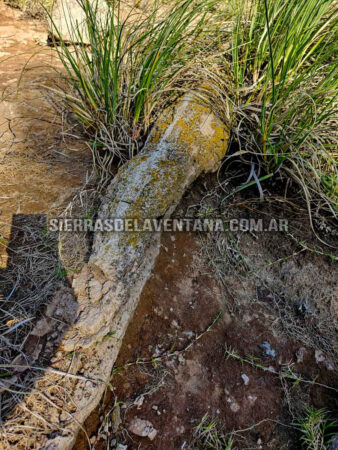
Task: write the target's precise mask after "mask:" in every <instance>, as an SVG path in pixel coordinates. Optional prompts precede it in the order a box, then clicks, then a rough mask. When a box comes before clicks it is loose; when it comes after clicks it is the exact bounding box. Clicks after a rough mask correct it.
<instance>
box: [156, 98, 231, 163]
mask: <svg viewBox="0 0 338 450" xmlns="http://www.w3.org/2000/svg"><path fill="white" fill-rule="evenodd" d="M168 116H169V113H167V114H166V116H164V117H163V118H162V119H160V120H159V121H158V123H157V125H156V127H155V128H154V130H153V133H152V135H151V138H150V140H151V142H159V141H160V140H161V139H165V141H166V142H169V143H170V142H172V143H173V144H175V145H177V147H178V148H179V150H180V151H181V152H184V153H186V154H187V155H188V157H189V158H190V159H191V161H192V163H193V164H196V169H197V171H199V172H202V171H204V172H209V171H212V170H214V169H215V168H216V167H217V164H218V162H219V161H220V160H221V159H222V158H223V157H224V156H225V153H226V150H227V144H228V140H229V135H230V131H229V127H228V126H226V125H225V124H224V123H222V122H221V121H220V120H219V119H218V118H216V116H215V115H214V114H212V112H211V111H210V110H209V108H208V107H206V106H205V105H203V104H201V103H200V102H199V101H198V100H197V99H196V98H193V97H191V96H190V97H188V99H186V100H184V99H183V100H181V103H180V105H179V107H178V108H177V110H176V116H175V117H174V118H173V120H171V121H170V120H169V121H168ZM161 134H162V137H161Z"/></svg>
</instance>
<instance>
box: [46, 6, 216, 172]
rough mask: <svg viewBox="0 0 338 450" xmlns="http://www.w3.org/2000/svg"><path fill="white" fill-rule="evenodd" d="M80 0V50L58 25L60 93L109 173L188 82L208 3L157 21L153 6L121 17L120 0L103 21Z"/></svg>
mask: <svg viewBox="0 0 338 450" xmlns="http://www.w3.org/2000/svg"><path fill="white" fill-rule="evenodd" d="M78 3H79V4H80V5H81V8H82V9H83V11H84V12H85V27H84V28H83V27H78V26H77V24H76V23H75V22H74V21H73V20H70V22H69V24H68V27H69V32H70V34H71V36H72V38H71V40H72V42H76V43H77V45H75V46H69V45H68V43H67V42H65V41H64V40H63V38H62V34H61V33H60V32H59V31H58V30H57V29H56V27H55V35H56V37H57V39H58V41H59V42H58V43H57V44H58V45H57V49H58V54H59V57H60V59H61V61H62V63H63V66H64V69H65V72H66V74H67V76H66V78H65V79H66V82H67V88H66V89H65V90H63V91H61V92H60V91H59V94H61V97H62V99H63V101H64V102H65V103H66V105H67V107H68V108H69V109H70V110H71V111H72V113H73V114H74V115H75V117H76V119H77V120H78V121H79V122H80V123H81V124H82V127H83V130H84V132H85V134H86V135H87V136H88V137H89V139H90V142H91V147H92V150H93V154H94V160H95V163H96V165H97V166H98V167H99V168H101V169H102V170H103V171H106V170H107V168H109V166H110V164H111V162H112V160H113V158H114V157H115V156H117V157H118V158H120V159H122V160H124V159H126V158H130V157H132V156H133V154H134V153H135V152H136V151H137V149H138V145H139V143H140V142H141V141H142V137H144V135H145V134H146V132H147V130H148V128H149V126H150V124H151V123H152V120H153V119H154V117H155V116H156V113H157V112H158V111H159V110H161V109H163V108H165V106H166V105H167V104H168V103H170V102H171V101H172V100H173V98H174V97H175V96H177V95H179V93H182V92H183V91H184V90H185V89H186V88H187V86H189V85H191V84H192V82H193V78H194V77H193V76H192V75H189V76H188V75H187V70H188V68H189V67H190V66H191V61H192V60H193V58H194V54H195V51H196V46H194V43H195V42H196V40H197V39H198V37H199V35H200V34H201V32H202V31H203V28H204V22H205V18H206V14H207V13H208V11H209V8H210V6H211V5H212V2H210V1H208V0H207V1H202V2H196V1H193V0H186V1H184V2H179V3H178V4H177V5H176V6H174V7H173V8H172V9H171V10H170V11H169V12H167V13H165V14H164V16H162V17H161V16H159V14H158V9H157V8H156V7H155V8H153V10H152V11H151V12H150V13H149V14H147V15H146V16H143V15H141V14H139V13H137V12H136V10H130V11H129V12H128V14H125V11H124V10H122V6H121V5H122V3H121V2H120V1H119V0H113V1H112V2H111V3H110V4H109V5H110V7H109V9H108V12H107V14H106V15H104V16H102V15H101V16H100V15H99V14H98V1H97V0H94V1H90V0H78ZM65 7H66V6H65ZM51 20H52V19H51ZM88 43H89V44H88ZM87 44H88V45H87Z"/></svg>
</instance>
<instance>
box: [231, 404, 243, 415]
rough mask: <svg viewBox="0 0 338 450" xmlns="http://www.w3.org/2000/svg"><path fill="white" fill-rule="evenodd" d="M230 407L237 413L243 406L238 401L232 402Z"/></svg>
mask: <svg viewBox="0 0 338 450" xmlns="http://www.w3.org/2000/svg"><path fill="white" fill-rule="evenodd" d="M230 409H231V411H232V412H234V413H237V412H238V411H239V410H240V409H241V408H240V406H239V404H238V403H236V402H234V403H231V406H230Z"/></svg>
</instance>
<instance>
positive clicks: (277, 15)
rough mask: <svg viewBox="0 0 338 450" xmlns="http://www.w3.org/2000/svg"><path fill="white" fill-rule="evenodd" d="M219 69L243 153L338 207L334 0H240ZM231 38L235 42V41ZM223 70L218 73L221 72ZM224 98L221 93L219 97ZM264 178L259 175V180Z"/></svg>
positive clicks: (318, 203) (310, 198)
mask: <svg viewBox="0 0 338 450" xmlns="http://www.w3.org/2000/svg"><path fill="white" fill-rule="evenodd" d="M227 4H228V5H229V6H228V8H229V14H230V16H231V19H230V20H229V21H227V22H226V24H225V26H224V29H223V31H221V33H220V37H219V46H220V48H224V47H225V46H227V48H226V49H225V50H224V53H223V55H222V58H219V57H218V58H217V61H216V64H215V65H214V67H213V73H212V76H213V80H215V79H217V78H218V80H217V82H216V86H217V87H216V90H217V92H218V94H219V98H220V97H221V98H222V99H223V106H222V107H223V115H224V117H225V118H226V119H228V120H231V122H232V125H233V139H234V140H235V141H236V142H237V143H238V146H239V152H237V153H236V154H235V155H233V156H235V157H240V158H241V160H242V161H244V162H246V163H248V164H249V165H250V166H251V171H252V172H253V173H254V174H256V175H257V178H259V177H260V175H262V176H264V175H266V174H271V175H272V174H275V173H277V172H278V173H280V174H285V175H286V176H287V177H291V178H292V179H293V180H295V181H296V182H297V183H298V184H299V185H300V186H301V187H302V190H303V192H304V196H305V199H306V202H307V204H308V208H309V212H310V217H311V215H312V214H311V212H313V211H316V212H318V211H319V210H326V211H327V212H329V214H330V215H333V216H336V213H337V194H338V185H337V182H338V175H337V132H336V130H337V82H338V76H337V60H336V52H337V29H338V28H337V9H336V7H335V2H334V0H245V1H242V0H240V1H239V0H232V1H230V2H227ZM229 44H230V45H229ZM215 72H217V77H216V76H215ZM217 101H218V104H219V103H220V102H219V99H218V100H217ZM258 183H259V181H258Z"/></svg>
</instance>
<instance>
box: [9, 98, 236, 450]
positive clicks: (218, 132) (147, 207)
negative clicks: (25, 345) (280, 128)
mask: <svg viewBox="0 0 338 450" xmlns="http://www.w3.org/2000/svg"><path fill="white" fill-rule="evenodd" d="M228 138H229V130H228V129H227V128H226V127H225V126H224V125H223V124H222V123H221V122H220V121H219V120H218V119H216V117H215V116H214V115H213V114H212V113H211V112H210V111H209V110H208V108H207V107H205V106H203V105H201V104H200V103H199V102H198V100H197V99H195V98H193V96H192V95H187V96H186V97H184V98H183V100H182V101H181V102H180V103H179V105H178V106H177V107H175V108H173V109H171V110H169V111H167V112H166V114H165V115H164V116H163V118H162V119H161V120H159V121H158V122H157V124H156V126H155V128H154V130H153V131H152V133H151V135H150V137H149V139H148V141H147V143H146V146H145V148H144V150H143V151H142V152H141V153H140V154H138V155H137V156H136V157H135V158H133V159H132V160H131V161H129V162H128V163H127V164H125V165H124V166H123V167H122V168H121V169H120V171H119V172H118V174H117V176H116V177H115V179H114V180H113V181H112V183H111V184H110V186H109V187H108V189H107V193H106V196H105V199H104V201H103V203H102V205H101V208H100V211H99V218H106V217H114V218H117V217H118V218H122V219H126V218H138V219H140V218H157V217H169V216H170V214H171V213H172V212H173V210H174V209H175V207H176V206H177V204H178V203H179V201H180V199H181V198H182V195H183V193H184V192H185V190H186V189H187V187H188V186H189V185H190V184H191V183H192V182H193V181H194V180H195V179H196V178H197V177H198V176H199V175H200V174H201V173H202V172H209V171H213V170H215V169H216V168H217V167H218V164H219V162H220V161H221V159H222V158H223V157H224V155H225V152H226V148H227V143H228ZM159 244H160V233H154V232H130V233H127V232H111V233H110V232H109V233H108V232H106V233H104V232H103V233H97V234H96V235H95V238H94V244H93V253H92V255H91V257H90V259H89V262H88V264H86V265H85V266H84V267H83V269H82V271H81V272H80V273H79V274H78V275H77V276H76V277H75V279H74V282H73V289H74V292H75V295H76V297H77V301H78V309H77V314H76V320H75V322H74V324H73V325H72V326H71V327H70V329H69V330H68V331H67V333H66V335H65V337H64V339H63V341H62V343H61V346H60V351H59V352H58V355H57V357H56V358H55V361H56V363H55V364H53V366H52V367H53V372H47V373H45V375H44V377H43V378H42V379H40V380H39V381H38V382H37V383H36V386H35V388H36V392H34V393H31V394H29V395H27V396H26V398H25V400H24V401H23V402H22V403H21V404H20V405H19V406H18V407H17V408H16V410H15V412H14V414H13V420H12V421H11V420H10V421H8V422H7V425H6V427H5V429H6V433H7V439H8V442H9V443H10V445H15V443H16V442H20V443H21V444H24V445H27V446H28V445H29V444H30V443H33V441H35V448H37V447H38V448H46V449H58V450H60V449H66V448H67V449H69V448H72V446H73V444H74V441H75V438H76V435H77V433H78V431H79V429H80V427H81V425H82V424H83V423H84V421H85V419H86V418H87V417H88V415H89V414H90V413H91V412H92V411H93V410H94V409H95V407H96V406H97V404H98V403H99V401H100V398H101V396H102V394H103V392H104V389H105V388H106V386H107V383H108V382H109V379H110V375H111V372H112V368H113V365H114V362H115V360H116V357H117V355H118V352H119V349H120V346H121V342H122V339H123V336H124V334H125V331H126V329H127V326H128V323H129V321H130V318H131V317H132V314H133V312H134V310H135V308H136V306H137V304H138V301H139V298H140V294H141V292H142V289H143V286H144V284H145V282H146V281H147V279H148V278H149V276H150V273H151V270H152V267H153V265H154V262H155V259H156V257H157V254H158V251H159ZM73 351H74V352H75V353H74V354H73V355H72V362H71V364H70V360H69V359H67V358H66V356H67V355H69V352H73ZM55 369H58V370H60V371H67V372H68V373H69V374H70V375H67V376H61V375H60V374H58V373H55ZM72 376H75V377H76V378H74V377H72ZM82 377H86V379H85V378H82ZM88 380H89V381H88ZM39 391H40V392H41V391H42V392H43V396H41V395H40V394H39V393H38V392H39ZM20 408H21V409H20ZM22 409H24V411H26V412H24V413H23V411H22ZM27 410H28V411H29V410H31V412H32V413H33V415H32V414H30V413H29V412H27ZM18 415H21V417H22V421H23V422H24V423H25V425H26V426H32V427H35V428H37V427H39V430H41V432H40V434H41V436H40V437H39V436H36V433H35V434H34V432H32V433H31V432H30V431H29V430H28V431H27V428H24V429H23V428H21V427H20V426H18V424H17V417H18ZM40 416H42V417H43V419H41V420H40V419H39V417H40ZM33 434H34V436H33Z"/></svg>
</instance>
